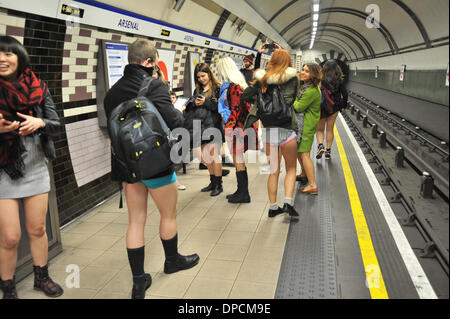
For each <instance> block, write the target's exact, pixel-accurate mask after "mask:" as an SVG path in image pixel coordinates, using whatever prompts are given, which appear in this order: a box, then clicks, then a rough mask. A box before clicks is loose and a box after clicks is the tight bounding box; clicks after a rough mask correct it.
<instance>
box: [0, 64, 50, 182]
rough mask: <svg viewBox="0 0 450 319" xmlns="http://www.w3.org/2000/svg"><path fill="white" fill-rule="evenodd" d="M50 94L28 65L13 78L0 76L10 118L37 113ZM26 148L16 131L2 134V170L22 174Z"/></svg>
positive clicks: (1, 107)
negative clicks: (12, 79) (6, 78)
mask: <svg viewBox="0 0 450 319" xmlns="http://www.w3.org/2000/svg"><path fill="white" fill-rule="evenodd" d="M46 94H47V86H46V85H45V83H44V81H41V80H39V79H38V78H37V77H36V75H35V74H34V73H33V71H31V69H30V68H27V69H26V70H25V71H24V72H23V73H22V74H21V75H20V76H19V78H18V79H17V80H16V81H14V82H10V81H7V80H4V79H2V78H0V112H1V113H2V114H3V117H4V118H5V119H7V120H8V121H23V119H22V118H20V117H18V116H17V114H16V113H17V112H19V113H22V114H25V115H31V116H35V111H34V110H35V109H36V107H37V106H38V105H40V104H41V103H42V101H43V100H44V98H45V96H46ZM25 151H26V149H25V147H24V145H23V143H22V140H21V139H20V135H18V133H17V132H15V131H13V132H9V133H3V134H0V174H1V173H2V172H3V171H5V172H6V174H8V175H9V177H10V178H11V179H13V180H15V179H19V178H21V177H23V169H24V163H23V159H22V154H23V153H24V152H25Z"/></svg>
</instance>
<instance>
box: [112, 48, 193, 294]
mask: <svg viewBox="0 0 450 319" xmlns="http://www.w3.org/2000/svg"><path fill="white" fill-rule="evenodd" d="M158 58H159V56H158V51H157V49H156V48H155V46H154V45H153V44H152V43H151V42H150V41H149V40H147V39H138V40H136V41H135V42H133V43H132V44H130V45H129V48H128V61H129V64H128V65H127V66H126V67H125V70H124V75H123V77H122V78H121V79H120V80H119V81H118V82H117V83H116V84H115V85H114V86H113V87H112V88H111V89H110V90H109V91H108V92H107V94H106V97H105V100H104V107H105V112H106V116H107V117H108V119H109V118H110V117H111V113H112V111H113V110H114V109H115V108H116V107H118V106H119V105H120V104H121V103H123V102H125V101H128V100H130V99H133V98H135V97H136V96H137V95H138V92H139V90H140V88H141V85H142V82H143V81H144V80H145V79H146V78H148V77H151V76H152V75H153V72H154V70H155V69H157V67H156V66H157V64H158ZM145 96H146V97H147V98H148V99H149V100H150V101H152V103H153V104H154V105H155V107H156V108H157V110H158V111H159V113H160V114H161V116H162V118H163V119H164V121H165V122H166V124H167V126H168V127H169V128H170V129H174V128H177V127H180V126H182V124H183V116H182V114H181V112H179V111H178V110H176V109H175V108H174V106H173V104H172V102H171V100H170V95H169V89H168V87H167V85H166V84H165V83H164V82H162V81H160V80H154V81H153V82H151V84H150V87H149V88H148V91H147V93H146V95H145ZM111 165H112V170H111V175H112V179H113V180H114V181H119V182H123V181H124V180H126V178H125V177H124V175H125V174H126V172H125V173H124V172H121V170H120V169H119V167H120V166H119V165H118V163H116V160H115V158H114V157H112V158H111ZM149 165H151V163H149ZM176 179H177V178H176V175H175V173H174V171H173V168H171V169H169V170H167V171H165V172H162V173H160V174H158V175H157V176H153V177H151V178H150V179H147V180H142V181H140V182H138V183H134V184H128V183H123V188H124V190H125V198H126V201H127V206H128V215H129V225H128V231H127V238H126V245H127V253H128V261H129V263H130V268H131V272H132V275H133V288H132V292H131V297H132V298H133V299H144V297H145V291H146V290H147V289H148V288H149V287H150V285H151V283H152V278H151V276H150V274H148V273H145V272H144V258H145V246H144V243H145V240H144V229H145V224H146V220H147V200H148V195H149V194H150V196H151V197H152V198H153V200H154V201H155V203H156V206H157V207H158V211H159V213H160V215H161V220H160V224H159V235H160V238H161V242H162V245H163V248H164V253H165V257H166V260H165V262H164V273H166V274H171V273H174V272H177V271H180V270H184V269H189V268H192V267H194V266H195V265H197V264H198V262H199V259H200V257H199V256H198V255H197V254H193V255H189V256H183V255H180V254H179V253H178V234H177V222H176V215H177V199H178V192H177V189H176V187H175V182H176Z"/></svg>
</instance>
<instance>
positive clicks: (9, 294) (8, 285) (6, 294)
mask: <svg viewBox="0 0 450 319" xmlns="http://www.w3.org/2000/svg"><path fill="white" fill-rule="evenodd" d="M0 285H1V288H2V290H3V299H19V297H17V290H16V277H13V279H10V280H5V281H3V280H1V279H0Z"/></svg>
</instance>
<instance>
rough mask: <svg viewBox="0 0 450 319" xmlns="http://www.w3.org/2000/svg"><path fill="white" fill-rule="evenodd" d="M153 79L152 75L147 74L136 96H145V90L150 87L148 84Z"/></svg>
mask: <svg viewBox="0 0 450 319" xmlns="http://www.w3.org/2000/svg"><path fill="white" fill-rule="evenodd" d="M153 80H155V78H154V77H151V76H147V77H146V78H145V79H144V81H142V84H141V88H140V89H139V93H138V95H137V96H138V97H140V96H145V94H147V91H148V89H149V87H150V84H151V83H152V82H153Z"/></svg>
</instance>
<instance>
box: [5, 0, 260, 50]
mask: <svg viewBox="0 0 450 319" xmlns="http://www.w3.org/2000/svg"><path fill="white" fill-rule="evenodd" d="M0 5H1V7H2V8H6V9H12V10H16V11H22V12H33V14H36V15H41V16H44V17H50V18H56V19H60V20H64V21H68V22H70V23H73V22H77V23H78V22H79V21H74V19H77V18H79V17H76V16H74V15H75V14H79V15H80V17H81V15H82V16H83V21H82V22H83V24H85V25H90V26H95V27H100V28H105V29H108V30H115V31H122V32H129V33H133V34H137V35H141V36H145V37H151V38H157V39H167V37H168V36H167V35H165V34H161V29H164V30H165V31H168V32H170V40H171V41H175V42H180V43H187V44H191V45H195V46H199V47H208V48H211V49H216V50H221V51H225V52H237V53H241V52H242V53H243V52H245V51H246V50H248V51H249V52H253V53H254V54H255V55H256V53H257V52H256V50H253V49H251V48H248V47H245V46H242V45H240V44H236V43H233V42H230V41H226V40H222V39H218V38H215V37H211V36H209V35H207V34H203V33H200V32H197V31H193V30H189V29H186V28H183V27H180V26H176V25H173V24H169V23H166V22H163V21H158V20H155V19H152V18H149V17H145V16H142V15H140V14H138V13H133V12H129V11H125V10H122V9H119V8H115V7H112V6H109V5H107V4H104V3H100V2H97V1H92V0H42V1H18V0H0ZM63 5H66V6H65V9H64V12H62V11H63V10H62V7H63ZM72 9H73V10H72ZM77 9H79V11H77ZM72 12H73V13H72ZM68 13H70V15H68ZM206 41H209V42H210V43H209V44H206ZM230 46H233V48H234V50H230V49H229V48H230Z"/></svg>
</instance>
